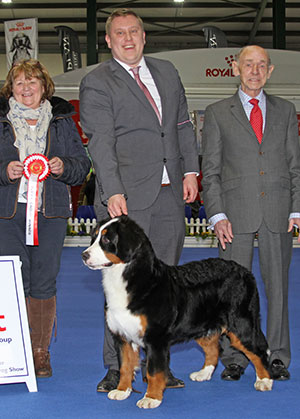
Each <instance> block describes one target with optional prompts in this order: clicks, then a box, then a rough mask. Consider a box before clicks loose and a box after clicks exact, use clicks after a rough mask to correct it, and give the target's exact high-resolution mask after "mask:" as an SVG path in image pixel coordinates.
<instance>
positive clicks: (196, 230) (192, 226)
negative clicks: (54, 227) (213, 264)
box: [68, 218, 212, 235]
mask: <svg viewBox="0 0 300 419" xmlns="http://www.w3.org/2000/svg"><path fill="white" fill-rule="evenodd" d="M83 225H84V226H85V227H84V228H85V231H86V233H87V234H90V232H91V230H92V229H93V228H94V227H96V225H97V220H96V219H95V218H93V219H92V220H90V219H89V218H87V220H86V221H84V219H83V218H81V219H80V220H78V218H74V220H73V219H72V218H69V219H68V226H69V227H70V228H71V230H72V231H74V232H76V233H79V232H80V231H82V226H83ZM185 225H186V227H187V234H188V235H195V234H201V233H209V234H212V231H211V230H209V229H208V226H209V224H208V223H207V222H206V219H205V218H203V219H202V221H200V219H199V218H196V219H195V220H194V218H190V219H188V218H186V219H185Z"/></svg>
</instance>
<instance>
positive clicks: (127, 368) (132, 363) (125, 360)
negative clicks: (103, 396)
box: [118, 342, 139, 391]
mask: <svg viewBox="0 0 300 419" xmlns="http://www.w3.org/2000/svg"><path fill="white" fill-rule="evenodd" d="M138 366H139V351H138V350H137V351H134V350H133V348H132V346H131V344H130V343H128V342H124V344H123V346H122V350H121V368H120V381H119V385H118V390H120V391H126V390H127V389H128V388H130V389H132V381H133V379H134V371H135V369H136V368H138Z"/></svg>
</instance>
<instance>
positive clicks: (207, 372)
mask: <svg viewBox="0 0 300 419" xmlns="http://www.w3.org/2000/svg"><path fill="white" fill-rule="evenodd" d="M214 370H215V367H214V366H213V365H208V366H207V367H204V368H202V370H200V371H195V372H192V373H191V374H190V379H191V380H192V381H209V380H210V379H211V376H212V375H213V372H214Z"/></svg>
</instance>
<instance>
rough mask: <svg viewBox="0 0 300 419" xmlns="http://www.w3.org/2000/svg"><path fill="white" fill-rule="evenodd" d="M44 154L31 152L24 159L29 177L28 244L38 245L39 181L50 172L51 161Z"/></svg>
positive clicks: (25, 173)
mask: <svg viewBox="0 0 300 419" xmlns="http://www.w3.org/2000/svg"><path fill="white" fill-rule="evenodd" d="M48 162H49V161H48V159H47V157H46V156H44V155H43V154H38V153H36V154H31V155H30V156H27V157H26V159H25V160H24V175H25V177H26V178H27V179H28V190H27V207H26V244H27V245H29V246H38V244H39V239H38V203H39V182H42V181H43V180H45V179H46V177H47V176H48V175H49V173H50V168H49V163H48Z"/></svg>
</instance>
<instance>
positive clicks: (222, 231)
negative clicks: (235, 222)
mask: <svg viewBox="0 0 300 419" xmlns="http://www.w3.org/2000/svg"><path fill="white" fill-rule="evenodd" d="M214 229H215V233H216V236H217V238H218V239H219V242H220V244H221V247H222V249H223V250H225V248H226V243H231V242H232V239H233V234H232V225H231V222H230V221H229V220H221V221H218V222H217V223H216V224H215V227H214Z"/></svg>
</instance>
